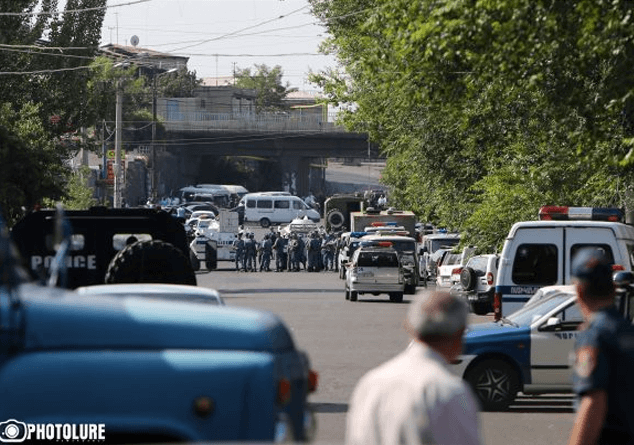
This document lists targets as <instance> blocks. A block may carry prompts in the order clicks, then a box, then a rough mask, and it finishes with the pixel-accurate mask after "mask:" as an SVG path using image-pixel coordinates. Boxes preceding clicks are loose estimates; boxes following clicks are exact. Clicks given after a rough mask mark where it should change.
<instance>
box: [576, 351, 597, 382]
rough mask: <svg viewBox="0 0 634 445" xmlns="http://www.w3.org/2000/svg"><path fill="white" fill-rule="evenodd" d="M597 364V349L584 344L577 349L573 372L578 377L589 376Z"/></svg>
mask: <svg viewBox="0 0 634 445" xmlns="http://www.w3.org/2000/svg"><path fill="white" fill-rule="evenodd" d="M596 364H597V349H596V348H593V347H591V346H584V347H583V348H580V349H579V350H578V351H577V357H576V360H575V372H576V373H577V375H578V376H579V377H583V378H585V377H590V375H591V374H592V372H593V371H594V368H595V367H596Z"/></svg>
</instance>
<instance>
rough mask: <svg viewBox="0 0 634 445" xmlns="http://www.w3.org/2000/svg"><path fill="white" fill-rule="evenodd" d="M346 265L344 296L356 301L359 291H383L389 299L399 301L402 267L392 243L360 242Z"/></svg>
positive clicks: (402, 280) (373, 293) (400, 299)
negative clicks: (359, 245)
mask: <svg viewBox="0 0 634 445" xmlns="http://www.w3.org/2000/svg"><path fill="white" fill-rule="evenodd" d="M346 268H347V272H346V300H350V301H357V297H358V295H359V294H372V295H379V294H383V293H387V294H389V296H390V301H393V302H401V301H403V292H404V286H405V280H404V277H403V268H402V267H401V263H400V259H399V255H398V252H397V251H396V250H394V249H393V248H392V243H390V242H388V241H385V242H374V241H370V242H365V243H364V242H362V243H361V247H360V248H359V249H357V251H356V252H355V253H354V254H353V255H352V259H351V261H350V262H349V263H347V264H346Z"/></svg>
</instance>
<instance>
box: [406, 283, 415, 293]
mask: <svg viewBox="0 0 634 445" xmlns="http://www.w3.org/2000/svg"><path fill="white" fill-rule="evenodd" d="M405 293H406V294H407V295H414V294H416V285H415V284H406V285H405Z"/></svg>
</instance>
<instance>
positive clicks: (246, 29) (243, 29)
mask: <svg viewBox="0 0 634 445" xmlns="http://www.w3.org/2000/svg"><path fill="white" fill-rule="evenodd" d="M307 7H308V5H304V6H302V7H301V8H299V9H296V10H294V11H291V12H289V13H288V14H286V15H281V16H279V17H275V18H272V19H268V20H265V21H263V22H260V23H256V24H255V25H251V26H247V27H246V28H242V29H238V30H237V31H233V32H230V33H228V34H224V35H221V36H218V37H213V38H211V39H206V40H203V41H201V42H198V43H195V44H193V45H189V46H183V47H180V48H176V49H174V52H176V51H181V50H184V49H188V48H192V47H194V46H200V45H204V44H205V43H209V42H213V41H216V40H220V39H222V38H224V37H228V36H232V35H236V34H238V33H240V32H243V31H248V30H250V29H254V28H258V27H260V26H263V25H266V24H268V23H271V22H274V21H277V20H281V19H283V18H286V17H288V16H290V15H293V14H295V13H297V12H299V11H301V10H303V9H306V8H307Z"/></svg>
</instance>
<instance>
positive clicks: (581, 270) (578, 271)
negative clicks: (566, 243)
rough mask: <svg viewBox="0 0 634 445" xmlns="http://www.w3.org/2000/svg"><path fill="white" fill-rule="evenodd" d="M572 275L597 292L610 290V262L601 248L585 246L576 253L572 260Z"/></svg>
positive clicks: (612, 286) (611, 285)
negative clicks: (585, 247)
mask: <svg viewBox="0 0 634 445" xmlns="http://www.w3.org/2000/svg"><path fill="white" fill-rule="evenodd" d="M571 273H572V276H573V277H575V278H577V279H579V280H582V281H584V282H587V283H590V284H591V285H592V286H593V287H594V289H595V290H596V291H597V292H601V291H611V290H612V289H613V288H614V284H613V282H612V263H611V262H610V259H609V258H608V257H607V256H606V254H605V252H604V251H603V250H602V249H597V248H587V249H582V250H580V251H579V253H577V255H576V256H575V258H574V259H573V260H572V268H571Z"/></svg>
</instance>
